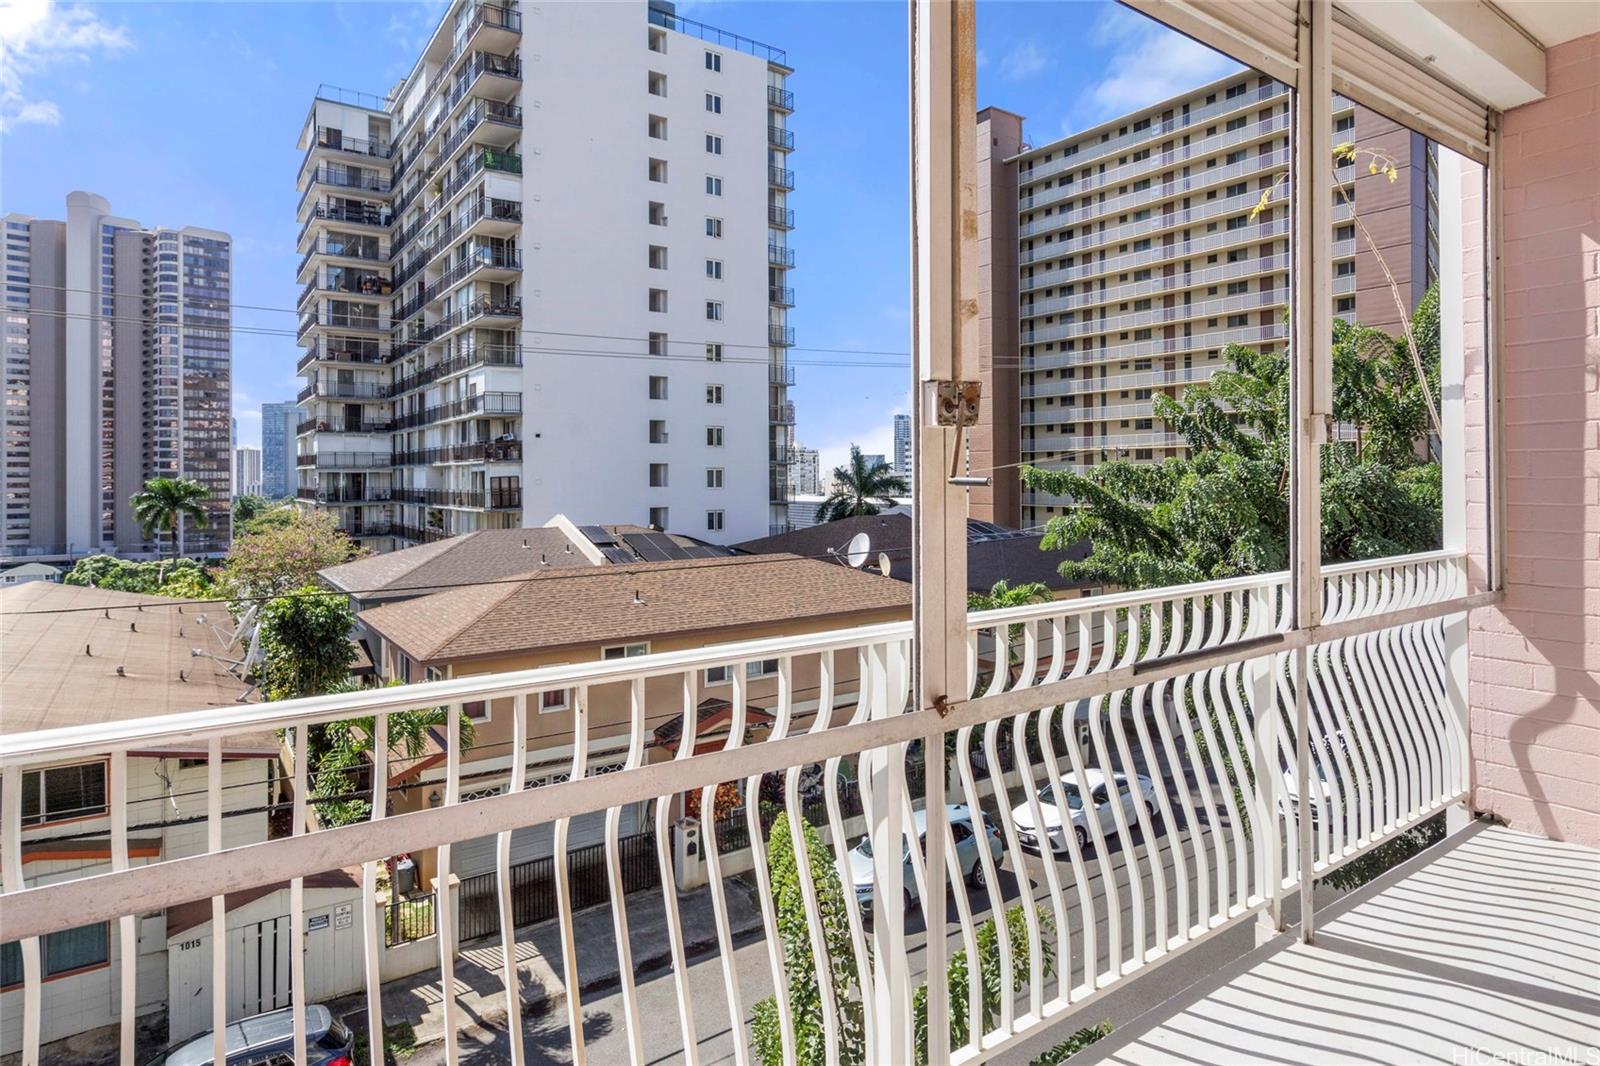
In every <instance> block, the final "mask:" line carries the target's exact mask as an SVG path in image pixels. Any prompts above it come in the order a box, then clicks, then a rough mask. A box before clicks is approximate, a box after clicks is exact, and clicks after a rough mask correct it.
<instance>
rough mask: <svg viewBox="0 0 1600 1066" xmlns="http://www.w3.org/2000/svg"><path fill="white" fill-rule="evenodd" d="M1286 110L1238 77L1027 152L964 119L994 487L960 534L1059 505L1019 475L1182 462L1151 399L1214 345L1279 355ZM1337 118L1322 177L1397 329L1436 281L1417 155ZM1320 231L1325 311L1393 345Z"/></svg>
mask: <svg viewBox="0 0 1600 1066" xmlns="http://www.w3.org/2000/svg"><path fill="white" fill-rule="evenodd" d="M1289 101H1290V97H1289V92H1288V89H1287V88H1286V87H1285V86H1283V85H1282V84H1280V83H1278V82H1276V81H1273V80H1272V79H1270V78H1268V77H1266V76H1264V75H1262V74H1259V73H1257V72H1255V71H1241V72H1240V73H1237V74H1234V75H1231V76H1230V77H1227V78H1224V79H1221V80H1219V81H1216V82H1214V83H1212V84H1210V85H1206V86H1203V87H1201V88H1199V89H1196V90H1195V91H1194V92H1192V93H1188V94H1186V95H1184V96H1181V97H1176V98H1173V99H1171V100H1166V101H1164V102H1162V103H1159V104H1156V105H1155V106H1153V107H1149V108H1146V109H1144V110H1142V111H1139V112H1135V113H1133V114H1130V115H1124V116H1122V117H1120V118H1116V119H1113V120H1111V121H1109V122H1106V123H1104V124H1102V125H1099V126H1096V127H1094V128H1092V129H1089V130H1085V131H1083V132H1082V133H1077V134H1073V135H1072V136H1069V137H1066V138H1064V139H1062V140H1059V141H1053V142H1051V143H1050V144H1046V145H1041V146H1039V147H1030V146H1028V145H1027V144H1026V142H1025V140H1024V136H1023V129H1022V127H1023V119H1022V118H1021V117H1020V116H1018V115H1014V114H1012V113H1010V112H1006V111H1001V110H998V109H995V108H986V109H984V110H982V111H980V112H978V116H977V122H978V138H977V143H978V161H977V162H978V168H977V171H978V190H979V212H980V214H979V242H980V243H979V272H980V285H981V291H980V296H979V315H980V321H981V328H982V334H981V339H980V342H979V360H980V366H981V368H982V370H981V373H982V377H983V383H984V398H983V403H982V405H981V408H980V413H979V424H978V426H977V427H976V428H975V430H974V432H973V435H972V443H971V452H970V459H971V464H972V468H973V469H974V470H975V471H977V470H993V471H994V472H995V476H994V479H993V485H992V488H990V489H989V490H986V491H978V490H975V491H974V492H973V494H972V505H973V517H974V518H980V519H984V520H988V521H994V522H999V523H1003V524H1009V525H1021V526H1031V525H1034V524H1037V523H1039V522H1043V521H1044V520H1045V519H1047V518H1049V517H1050V516H1051V515H1054V514H1060V513H1062V511H1063V510H1064V509H1065V508H1066V507H1067V506H1070V503H1069V501H1067V500H1065V499H1060V498H1055V497H1046V496H1041V495H1038V494H1031V493H1025V492H1022V491H1021V489H1020V486H1019V485H1018V482H1017V478H1016V467H1017V465H1018V464H1020V463H1031V464H1033V465H1036V466H1041V467H1046V468H1052V469H1059V468H1063V467H1070V468H1072V469H1078V470H1083V469H1087V468H1089V467H1092V466H1094V465H1096V464H1098V463H1103V462H1108V461H1111V460H1116V459H1128V460H1133V461H1136V462H1157V461H1160V460H1162V459H1166V458H1169V457H1172V456H1177V455H1182V454H1184V453H1185V450H1186V449H1185V445H1184V439H1183V438H1182V437H1181V436H1179V435H1178V434H1177V433H1175V432H1173V431H1172V430H1171V429H1170V428H1169V427H1168V426H1166V425H1165V424H1164V423H1163V422H1162V421H1161V420H1160V419H1158V418H1156V417H1155V416H1154V414H1153V410H1152V403H1153V398H1154V396H1155V395H1156V394H1157V393H1165V394H1167V395H1170V396H1176V395H1178V394H1180V393H1181V392H1182V390H1183V389H1184V387H1185V386H1186V385H1187V384H1189V383H1191V382H1196V381H1204V380H1206V379H1207V378H1209V377H1210V376H1211V374H1212V373H1213V372H1214V371H1215V370H1216V368H1218V367H1219V366H1224V365H1226V359H1225V357H1224V355H1223V352H1224V349H1226V347H1227V346H1228V345H1230V344H1245V345H1250V346H1252V347H1258V348H1267V347H1281V346H1283V345H1284V344H1285V343H1286V340H1287V324H1286V321H1285V314H1284V313H1285V310H1286V309H1287V306H1288V299H1287V297H1288V285H1289V212H1288V202H1289V199H1288V186H1287V183H1286V181H1285V178H1286V175H1287V173H1288V168H1289V136H1290V131H1289V106H1290V104H1289ZM1334 120H1335V130H1334V141H1335V143H1339V142H1343V141H1352V142H1354V143H1355V144H1356V145H1357V146H1358V147H1359V148H1360V149H1361V150H1362V151H1363V154H1362V156H1361V157H1360V159H1359V160H1358V165H1354V166H1352V165H1345V166H1343V167H1341V168H1339V169H1338V170H1337V171H1336V175H1337V178H1338V179H1339V180H1340V181H1341V182H1342V183H1344V185H1345V188H1347V189H1350V190H1351V191H1352V194H1353V198H1354V201H1355V205H1356V209H1357V210H1359V211H1360V213H1361V220H1362V221H1363V222H1364V223H1365V225H1366V226H1367V228H1368V230H1369V231H1370V232H1371V233H1372V235H1373V240H1374V242H1375V243H1376V244H1377V245H1378V247H1379V248H1380V249H1381V250H1382V253H1383V258H1384V262H1385V263H1387V265H1388V266H1389V269H1390V270H1391V272H1392V273H1393V274H1394V276H1395V279H1396V281H1397V282H1398V285H1399V288H1400V290H1401V299H1402V301H1403V302H1404V303H1405V304H1406V306H1407V309H1408V312H1409V310H1410V309H1411V308H1414V307H1415V305H1416V302H1417V301H1418V300H1419V299H1420V298H1421V296H1422V294H1423V292H1424V291H1425V290H1426V287H1427V285H1428V283H1429V282H1430V281H1431V280H1432V279H1433V277H1434V275H1435V273H1436V266H1437V258H1438V251H1437V243H1438V242H1437V236H1436V232H1435V231H1436V229H1437V223H1436V221H1435V219H1436V218H1437V211H1438V207H1437V203H1436V202H1435V199H1434V192H1433V190H1434V187H1435V184H1436V182H1435V177H1434V175H1435V163H1434V158H1433V153H1432V151H1431V148H1430V146H1429V144H1428V142H1427V141H1426V140H1425V139H1424V138H1423V137H1421V136H1420V135H1419V134H1415V133H1413V132H1411V131H1410V130H1407V129H1405V128H1404V127H1402V126H1400V125H1398V124H1397V123H1394V122H1392V121H1390V120H1388V119H1386V118H1384V117H1383V116H1381V115H1378V114H1375V113H1374V112H1371V111H1368V110H1367V109H1365V108H1362V107H1357V106H1355V105H1354V104H1352V103H1351V102H1349V101H1347V100H1344V99H1342V98H1341V99H1339V100H1337V101H1336V104H1335V109H1334ZM1367 151H1377V152H1380V153H1382V154H1383V157H1384V158H1385V159H1392V160H1393V161H1394V164H1395V166H1396V168H1397V171H1398V178H1397V180H1395V181H1394V182H1392V183H1391V182H1390V181H1389V179H1388V178H1387V176H1385V175H1383V174H1381V173H1380V174H1379V175H1376V176H1373V175H1371V174H1369V173H1368V164H1369V162H1370V161H1371V159H1370V157H1369V156H1368V155H1366V154H1365V152H1367ZM1280 182H1284V183H1283V184H1279V183H1280ZM1269 188H1272V189H1274V190H1275V191H1274V192H1273V194H1272V197H1271V202H1270V205H1269V206H1268V207H1267V209H1266V210H1265V211H1262V212H1261V213H1260V214H1259V215H1257V216H1256V217H1254V218H1252V217H1251V211H1252V209H1253V208H1254V207H1255V206H1256V204H1257V203H1258V202H1259V200H1260V198H1261V194H1262V192H1263V191H1264V190H1267V189H1269ZM1336 195H1337V194H1336ZM1334 226H1335V230H1334V234H1333V254H1334V257H1335V263H1336V266H1335V275H1336V277H1335V284H1334V300H1335V312H1336V313H1337V314H1338V315H1339V316H1340V317H1343V318H1346V319H1358V320H1359V321H1361V322H1362V323H1364V324H1366V325H1371V326H1376V327H1378V328H1380V329H1385V330H1389V331H1391V332H1393V331H1397V330H1398V327H1399V321H1400V315H1399V311H1398V309H1397V308H1396V307H1395V303H1394V297H1393V295H1392V292H1391V290H1390V288H1389V285H1388V282H1387V281H1386V280H1385V278H1384V276H1383V272H1382V271H1381V269H1379V267H1378V263H1377V259H1376V257H1375V256H1374V255H1373V253H1372V252H1371V251H1369V250H1366V245H1365V239H1364V238H1362V239H1361V240H1359V241H1358V234H1357V232H1356V225H1355V223H1354V221H1353V219H1352V216H1351V207H1350V205H1349V204H1346V203H1342V202H1341V203H1336V204H1335V207H1334ZM1358 247H1359V249H1361V250H1359V251H1358Z"/></svg>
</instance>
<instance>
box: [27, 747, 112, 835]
mask: <svg viewBox="0 0 1600 1066" xmlns="http://www.w3.org/2000/svg"><path fill="white" fill-rule="evenodd" d="M105 810H106V764H105V762H104V761H103V760H98V761H95V762H85V763H77V764H74V765H72V766H52V767H50V768H49V769H47V770H28V771H25V772H24V773H23V775H22V824H23V825H44V824H46V823H47V822H60V821H66V820H68V819H71V818H90V817H94V816H96V815H100V814H104V813H105Z"/></svg>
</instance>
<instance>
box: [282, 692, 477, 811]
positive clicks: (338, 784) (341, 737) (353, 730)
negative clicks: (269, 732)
mask: <svg viewBox="0 0 1600 1066" xmlns="http://www.w3.org/2000/svg"><path fill="white" fill-rule="evenodd" d="M393 684H399V682H394V683H393ZM356 689H357V686H356V685H355V684H353V683H352V682H349V681H345V682H343V683H342V684H340V685H336V686H334V687H333V688H331V689H330V690H329V691H332V692H353V691H356ZM448 713H449V712H448V709H447V708H445V707H421V708H418V709H416V710H412V711H394V712H392V713H391V714H390V715H389V759H390V763H391V765H393V761H394V760H396V759H405V760H411V759H417V758H420V757H421V756H422V755H423V754H424V753H425V752H426V751H427V748H428V734H429V733H430V732H431V731H432V730H434V729H437V728H442V727H443V726H444V725H445V724H446V723H447V722H448V721H449V719H448V718H447V717H446V715H447V714H448ZM457 713H459V714H460V715H461V748H462V750H463V751H465V750H467V749H468V748H471V747H472V745H473V743H474V741H475V740H476V739H477V734H476V731H475V730H474V727H473V724H472V720H471V719H470V718H468V717H467V716H466V713H465V712H464V711H462V712H457ZM307 732H308V736H309V743H308V746H309V747H310V749H311V761H310V764H309V774H308V776H309V778H310V781H311V790H310V793H309V796H308V798H309V799H310V801H311V806H312V809H313V810H314V811H316V814H317V820H318V821H319V822H321V823H322V824H323V825H324V826H334V825H350V824H351V823H353V822H364V821H366V820H367V818H368V817H370V816H371V814H372V802H371V798H370V797H371V795H372V786H371V782H370V780H366V781H363V779H362V778H363V770H364V769H365V768H366V767H367V766H369V765H370V764H371V760H372V753H373V747H374V741H375V740H376V737H377V733H376V719H374V718H373V717H372V716H371V715H368V716H367V717H365V718H350V719H346V720H345V721H342V722H328V723H326V724H323V725H314V726H311V727H310V728H309V729H308V731H307ZM357 792H360V793H363V794H362V795H360V796H357V795H354V793H357Z"/></svg>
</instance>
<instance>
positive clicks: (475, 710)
mask: <svg viewBox="0 0 1600 1066" xmlns="http://www.w3.org/2000/svg"><path fill="white" fill-rule="evenodd" d="M461 711H462V713H463V714H465V715H466V716H467V721H469V722H487V721H488V720H489V701H488V700H468V701H467V702H466V703H463V704H462V705H461Z"/></svg>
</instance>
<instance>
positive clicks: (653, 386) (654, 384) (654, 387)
mask: <svg viewBox="0 0 1600 1066" xmlns="http://www.w3.org/2000/svg"><path fill="white" fill-rule="evenodd" d="M650 398H651V399H652V400H665V399H666V398H667V379H666V378H665V377H663V376H662V375H660V374H651V375H650Z"/></svg>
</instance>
